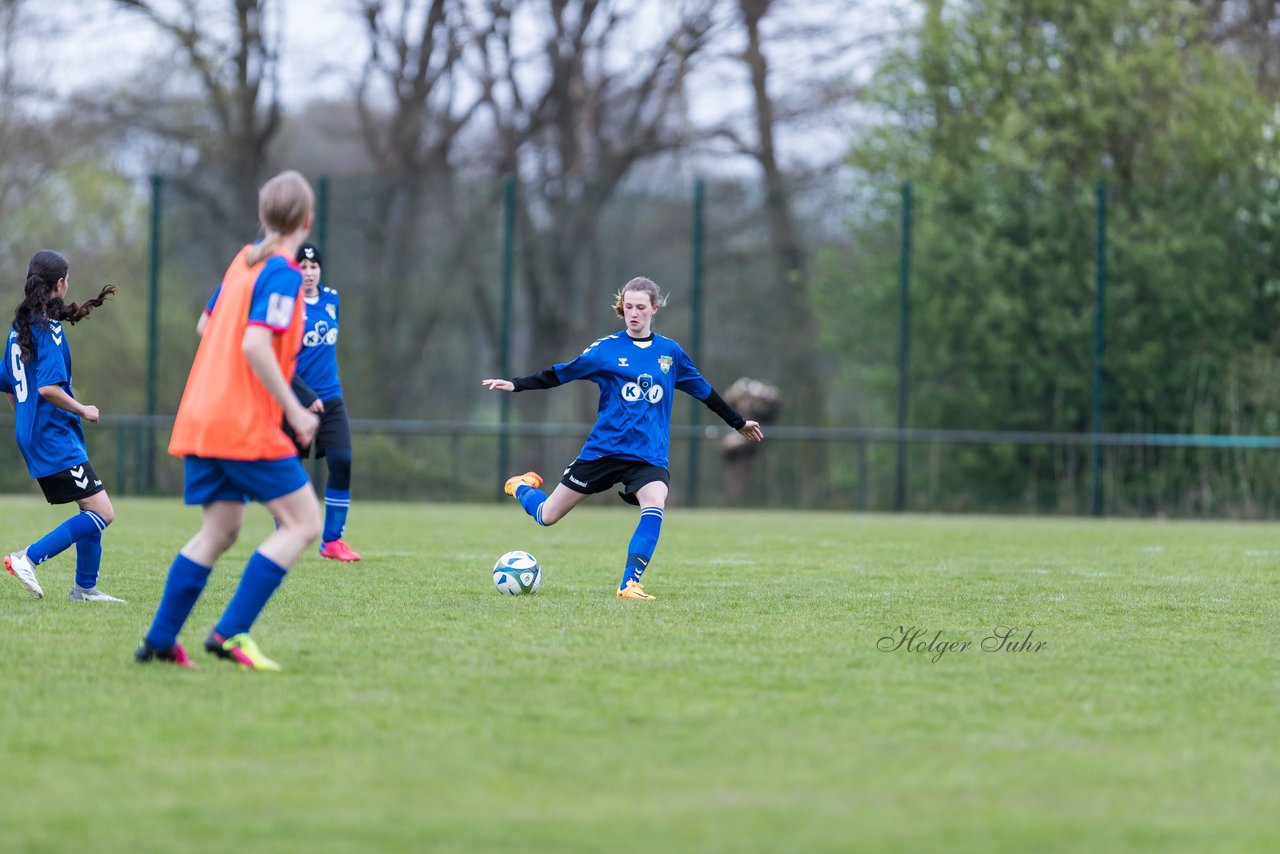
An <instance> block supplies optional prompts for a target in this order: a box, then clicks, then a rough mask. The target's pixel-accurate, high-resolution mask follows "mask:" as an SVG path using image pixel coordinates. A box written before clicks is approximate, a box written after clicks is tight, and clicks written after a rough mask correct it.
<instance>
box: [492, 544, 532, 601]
mask: <svg viewBox="0 0 1280 854" xmlns="http://www.w3.org/2000/svg"><path fill="white" fill-rule="evenodd" d="M541 584H542V567H540V566H538V559H537V558H536V557H534V556H533V555H531V554H529V553H528V552H520V551H515V552H507V553H506V554H504V555H503V556H502V557H500V558H498V562H497V563H495V564H494V565H493V586H494V587H496V588H498V592H499V593H505V594H507V595H508V596H519V595H521V594H523V593H537V592H538V587H539V586H540V585H541Z"/></svg>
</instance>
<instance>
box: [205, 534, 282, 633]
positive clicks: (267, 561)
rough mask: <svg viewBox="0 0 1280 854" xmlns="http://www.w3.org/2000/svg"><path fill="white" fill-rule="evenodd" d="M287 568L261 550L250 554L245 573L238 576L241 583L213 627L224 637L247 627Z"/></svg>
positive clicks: (247, 629) (263, 606) (256, 616)
mask: <svg viewBox="0 0 1280 854" xmlns="http://www.w3.org/2000/svg"><path fill="white" fill-rule="evenodd" d="M288 571H289V570H288V569H286V568H285V567H283V566H281V565H280V564H278V563H276V562H275V561H273V560H272V559H271V558H269V557H266V556H264V555H263V554H262V552H254V553H253V554H252V555H250V557H249V562H248V563H247V564H245V567H244V575H242V576H240V584H239V586H238V587H236V592H235V594H234V595H232V597H231V601H230V602H228V603H227V610H225V611H223V612H222V619H220V620H218V625H216V626H214V627H213V630H214V631H215V632H217V633H218V634H220V635H222V636H223V637H224V638H229V637H231V636H232V635H238V634H240V633H241V632H247V631H249V629H250V628H252V626H253V621H254V620H256V619H258V615H259V614H261V613H262V609H263V608H265V607H266V606H267V600H269V599H270V598H271V594H272V593H275V592H276V588H277V587H279V586H280V582H281V581H284V577H285V574H286V573H287V572H288Z"/></svg>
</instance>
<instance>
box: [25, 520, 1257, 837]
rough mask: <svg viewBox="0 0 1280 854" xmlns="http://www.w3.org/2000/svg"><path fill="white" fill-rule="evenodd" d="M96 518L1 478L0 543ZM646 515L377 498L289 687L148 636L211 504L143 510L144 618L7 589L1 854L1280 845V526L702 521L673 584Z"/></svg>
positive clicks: (296, 659) (287, 649) (223, 567)
mask: <svg viewBox="0 0 1280 854" xmlns="http://www.w3.org/2000/svg"><path fill="white" fill-rule="evenodd" d="M64 515H65V511H64V510H59V509H55V508H49V507H46V506H44V505H43V504H42V502H41V501H40V499H39V498H37V497H34V496H23V497H9V498H0V518H3V519H4V524H3V538H4V548H5V549H6V550H7V549H12V548H18V547H21V546H22V545H24V544H25V543H27V542H28V541H29V540H31V539H33V538H34V537H35V536H37V535H39V534H42V533H43V532H44V531H45V530H46V529H48V528H49V527H52V525H54V524H55V523H57V522H58V521H59V520H60V519H61V518H62V517H63V516H64ZM634 522H635V516H634V511H630V512H628V511H627V510H624V509H621V508H619V509H612V508H609V507H607V505H606V504H605V502H603V501H602V502H600V505H599V506H598V507H597V506H585V507H582V508H580V509H579V510H577V511H575V513H574V514H573V515H572V516H571V517H569V518H568V519H566V520H565V521H564V522H562V523H561V524H560V525H557V526H556V527H554V528H551V529H548V530H539V529H537V528H536V527H535V526H534V525H533V524H532V523H531V522H530V521H529V520H528V519H526V518H524V517H523V516H522V515H521V514H520V513H519V511H518V510H517V509H516V508H515V507H513V506H509V505H504V506H500V507H499V506H484V507H480V506H443V505H442V506H433V505H406V504H380V505H375V504H371V503H364V504H358V505H357V507H356V510H355V512H354V513H353V516H352V520H351V530H350V537H349V539H350V541H351V542H352V544H353V545H354V546H355V547H356V548H357V549H359V550H361V551H363V552H364V554H365V558H366V559H365V561H364V562H363V563H361V564H359V565H356V566H349V565H348V566H343V565H336V564H332V563H329V562H325V561H321V560H320V559H319V558H318V557H316V556H314V555H308V556H307V557H305V558H304V559H303V560H302V561H301V562H300V564H299V565H298V566H297V567H296V568H295V570H294V571H293V573H291V575H290V577H289V579H288V580H287V581H286V582H285V585H284V586H283V587H282V588H281V591H280V593H279V594H278V595H277V596H276V598H275V600H273V602H272V603H271V605H270V606H269V607H268V609H267V611H266V613H265V614H264V615H263V617H262V618H261V620H260V621H259V622H258V624H257V625H256V626H255V628H254V635H255V637H256V638H257V639H258V641H259V643H260V644H261V645H262V647H263V649H264V650H265V651H266V652H267V654H269V655H271V656H272V657H274V658H277V659H278V660H280V661H281V662H282V663H283V664H284V665H285V668H286V670H285V672H283V673H280V674H253V673H243V672H240V671H238V670H235V669H233V668H232V667H230V666H228V665H226V664H224V663H221V662H217V661H214V660H212V659H210V658H209V657H208V656H206V655H205V654H203V652H199V653H193V654H196V656H197V660H198V661H199V662H200V664H201V669H200V670H199V671H196V672H188V671H181V670H179V669H177V668H173V667H165V666H159V665H152V666H147V667H143V666H139V665H137V664H135V663H134V662H133V661H132V658H131V653H132V650H133V647H134V645H135V644H136V643H137V641H138V639H139V637H140V636H141V634H142V632H143V631H144V629H145V628H146V626H147V624H148V622H149V620H150V617H151V614H152V612H153V610H154V607H155V604H156V601H157V599H158V597H159V594H160V590H161V586H162V583H163V578H164V573H165V571H166V569H167V567H168V563H169V561H170V559H171V558H172V556H173V553H174V551H175V550H176V549H177V548H178V547H179V546H180V545H181V544H182V542H183V541H184V540H185V539H186V537H187V536H188V535H189V534H190V533H191V532H193V531H194V530H195V528H196V526H197V524H198V511H193V510H191V509H188V508H184V507H181V506H180V505H179V503H178V502H177V501H176V500H167V501H156V500H142V499H125V500H121V501H119V502H118V507H117V521H116V524H115V525H114V526H113V527H112V528H111V529H110V530H109V531H108V532H107V534H106V536H105V540H104V542H105V551H106V556H105V559H104V571H103V578H102V587H103V589H105V590H107V591H108V592H111V593H113V594H115V595H118V596H123V597H125V598H127V599H128V600H129V602H128V604H127V605H105V604H97V603H74V604H73V603H70V602H68V601H66V592H67V590H68V589H69V587H70V585H71V577H72V565H73V560H74V558H73V554H71V553H67V554H64V555H62V556H60V557H58V558H55V559H54V560H53V561H51V562H49V563H46V564H44V565H42V566H41V567H40V568H39V571H40V577H41V581H42V582H43V584H44V587H45V591H46V598H45V599H44V600H43V601H40V602H37V601H33V600H30V599H28V598H26V597H25V595H24V594H23V592H22V590H21V588H20V587H19V586H18V584H17V583H16V581H15V580H14V579H11V578H8V577H7V576H0V713H2V714H3V727H0V763H2V766H0V786H2V792H0V850H3V851H5V852H26V851H39V852H45V851H50V852H53V851H93V852H110V851H129V852H142V851H155V852H162V851H163V852H176V851H182V852H187V851H199V852H220V854H221V852H235V851H254V852H256V851H281V852H285V851H307V852H327V851H382V850H392V851H459V852H462V851H512V852H515V851H556V852H560V851H606V850H607V851H636V852H640V851H645V852H654V851H695V850H696V851H724V852H739V851H768V852H774V851H888V850H891V849H892V850H902V851H913V852H914V851H947V852H964V851H973V852H978V851H983V852H988V851H1035V852H1054V851H1090V852H1094V851H1124V850H1135V851H1171V850H1173V851H1195V852H1203V851H1276V850H1280V818H1278V816H1280V747H1278V744H1280V726H1278V722H1280V715H1278V714H1277V713H1278V711H1280V526H1276V525H1264V524H1215V523H1179V524H1174V523H1159V522H1114V521H1108V522H1094V521H1084V520H1031V519H995V518H973V517H963V518H962V517H886V516H858V515H837V514H820V513H803V514H801V513H776V512H773V513H756V512H734V513H731V512H711V511H691V510H686V509H681V508H674V509H673V510H672V511H671V512H669V513H668V515H667V520H666V522H665V526H664V530H663V537H662V542H661V545H660V546H659V549H658V553H657V556H656V559H655V562H654V566H653V569H652V570H651V571H650V572H649V574H648V575H647V576H646V587H647V589H649V590H650V591H651V592H653V593H655V594H656V595H657V596H659V597H660V598H659V599H658V601H656V602H651V603H645V602H624V601H619V600H616V599H615V598H614V597H613V594H612V589H613V585H615V584H616V583H617V577H618V575H619V574H620V573H619V569H620V567H619V561H620V559H621V557H622V556H623V552H624V551H625V544H626V539H627V537H629V535H630V532H631V529H632V527H633V525H634ZM268 529H269V522H268V520H267V519H266V516H265V514H264V513H263V511H262V510H261V509H260V508H252V509H251V510H250V514H249V522H248V523H247V524H246V531H245V536H244V537H243V538H242V539H243V540H244V541H245V542H246V543H247V545H248V547H251V546H252V545H253V544H256V543H257V542H258V540H260V539H261V538H262V537H263V536H265V535H266V533H267V531H268ZM248 547H246V546H237V547H236V549H235V550H233V552H232V553H231V554H229V555H228V556H227V557H226V558H224V559H223V561H222V562H221V563H220V565H219V567H218V569H217V571H215V573H214V576H213V579H212V580H211V582H210V586H209V589H208V590H207V592H206V594H205V596H204V599H203V600H202V601H201V604H200V605H199V606H198V607H197V610H196V613H195V614H194V616H193V618H192V622H191V623H190V624H189V625H188V628H187V630H186V632H185V633H184V635H183V640H184V642H185V643H186V644H187V646H188V648H193V647H199V646H200V641H201V639H202V638H203V635H204V633H205V632H206V631H207V630H208V628H209V626H210V625H211V624H212V623H213V621H214V620H215V618H216V616H217V614H218V613H219V612H220V609H221V606H222V605H223V604H224V603H225V602H226V600H227V598H228V596H229V595H230V591H231V589H232V586H233V585H234V583H235V581H236V579H237V578H238V576H239V569H240V566H241V565H242V564H243V561H244V559H245V557H246V556H247V554H248ZM510 548H523V549H528V550H529V551H532V552H533V553H534V554H536V555H537V556H538V557H539V559H540V560H541V561H542V563H543V566H544V571H545V577H544V581H543V585H542V590H541V591H540V592H539V593H538V594H537V595H536V596H532V597H521V598H510V597H502V596H500V595H499V594H498V593H497V592H495V591H494V589H493V587H492V584H491V582H490V578H489V567H490V566H491V564H492V561H493V560H494V558H495V557H496V556H497V555H498V554H500V553H501V552H503V551H506V550H507V549H510ZM998 626H1008V627H1016V631H1015V632H1014V633H1013V634H1012V635H1010V637H1009V639H1008V641H1007V642H1001V641H992V642H989V643H988V646H992V645H1002V644H1003V645H1005V646H1008V645H1010V644H1012V643H1015V642H1017V645H1018V647H1019V649H1017V650H1014V651H1010V650H1008V649H1003V650H999V651H984V650H983V649H982V648H981V647H982V642H983V640H984V638H988V637H990V636H992V635H993V631H995V630H996V627H998ZM899 627H902V629H904V630H907V632H908V638H910V637H911V634H912V627H915V628H916V629H918V630H922V631H921V633H920V634H919V635H918V636H917V637H916V638H915V640H908V641H907V642H905V643H903V644H902V645H900V646H897V648H894V646H895V644H896V643H897V641H899V640H902V634H901V632H900V631H899ZM939 632H940V633H941V636H940V637H939V636H938V633H939ZM1027 632H1032V633H1033V634H1032V635H1031V638H1030V642H1029V643H1023V642H1024V641H1026V640H1027V638H1026V634H1027ZM884 638H889V640H887V641H886V640H882V639H884ZM935 638H937V640H935ZM930 641H934V644H933V649H932V650H928V649H925V650H924V651H920V650H919V649H918V647H920V646H925V645H927V644H928V643H929V642H930ZM966 641H967V642H969V643H970V644H971V646H970V647H969V648H967V649H962V648H959V644H961V643H963V642H966ZM942 642H953V643H954V644H956V646H955V647H954V648H948V650H947V651H944V652H943V654H942V655H941V656H940V657H939V656H938V649H939V646H940V644H941V643H942ZM1035 644H1042V646H1040V647H1039V648H1038V651H1037V649H1036V647H1035ZM908 645H909V646H912V647H913V649H912V650H911V651H908V649H907V648H906V647H907V646H908ZM1022 647H1025V648H1022ZM935 659H936V660H935Z"/></svg>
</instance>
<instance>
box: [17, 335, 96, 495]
mask: <svg viewBox="0 0 1280 854" xmlns="http://www.w3.org/2000/svg"><path fill="white" fill-rule="evenodd" d="M31 342H32V345H33V348H34V350H35V353H34V355H33V356H32V359H31V361H29V362H25V363H24V362H23V361H22V350H21V348H20V347H19V346H18V331H17V330H16V329H13V328H10V329H9V339H8V342H7V346H6V347H5V360H4V372H3V373H4V381H3V383H0V385H3V386H4V388H5V390H6V391H9V390H12V391H11V392H10V393H11V394H12V395H13V397H14V402H15V403H16V404H17V406H16V410H17V411H16V413H15V424H14V437H15V438H16V439H17V442H18V450H20V451H21V452H22V457H23V459H25V460H26V461H27V471H28V472H30V473H31V476H32V477H34V478H41V477H48V476H49V475H51V474H57V473H58V472H61V471H66V470H67V469H69V468H74V467H75V466H78V465H80V464H81V463H83V462H86V461H87V460H88V459H89V453H88V452H87V451H86V450H85V447H84V433H83V432H82V431H81V429H80V416H79V415H76V414H74V413H71V412H67V411H66V410H65V409H59V408H58V407H56V406H54V405H53V404H52V403H49V402H48V401H47V400H45V399H44V398H43V397H41V396H40V391H39V389H40V388H41V387H43V386H58V387H59V388H61V389H62V390H63V391H65V392H66V393H67V394H68V395H70V396H71V397H75V394H74V392H72V390H71V347H70V345H68V344H67V340H66V337H65V336H64V335H63V331H62V324H61V323H50V322H48V321H44V320H38V319H33V320H32V322H31Z"/></svg>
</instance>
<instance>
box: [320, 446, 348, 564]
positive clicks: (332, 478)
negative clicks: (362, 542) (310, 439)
mask: <svg viewBox="0 0 1280 854" xmlns="http://www.w3.org/2000/svg"><path fill="white" fill-rule="evenodd" d="M324 458H325V461H326V462H327V463H328V465H329V482H328V484H327V485H326V487H325V490H324V535H323V536H322V537H321V539H320V542H322V543H332V542H333V541H334V540H340V539H342V533H343V531H345V530H346V528H347V511H348V510H350V509H351V449H350V448H328V449H327V450H325V452H324Z"/></svg>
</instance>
